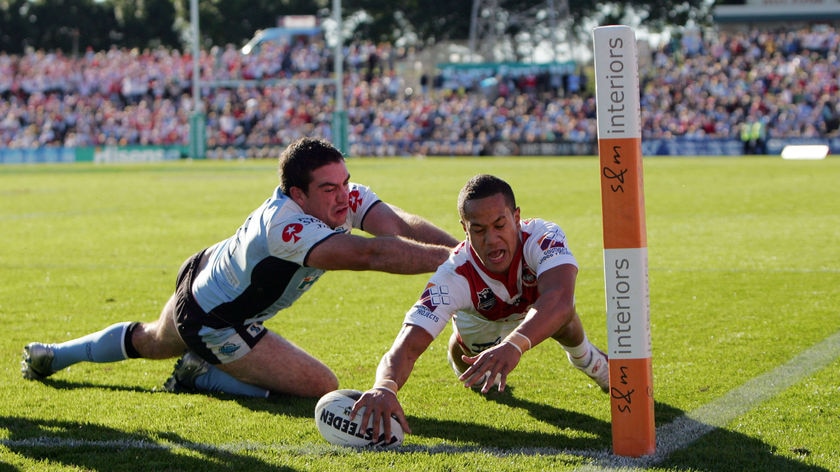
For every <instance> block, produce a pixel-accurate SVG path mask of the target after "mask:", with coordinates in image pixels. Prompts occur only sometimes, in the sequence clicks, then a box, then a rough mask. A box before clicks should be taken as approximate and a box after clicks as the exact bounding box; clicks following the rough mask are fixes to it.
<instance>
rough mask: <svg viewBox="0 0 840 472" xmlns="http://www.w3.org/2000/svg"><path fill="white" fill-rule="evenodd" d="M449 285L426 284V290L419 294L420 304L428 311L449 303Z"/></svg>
mask: <svg viewBox="0 0 840 472" xmlns="http://www.w3.org/2000/svg"><path fill="white" fill-rule="evenodd" d="M450 300H451V299H450V297H449V286H447V285H435V284H431V283H430V284H429V285H426V290H424V291H423V294H422V295H420V300H419V302H420V304H421V305H423V306H424V307H426V308H428V309H429V311H435V308H437V307H438V306H440V305H449V302H450Z"/></svg>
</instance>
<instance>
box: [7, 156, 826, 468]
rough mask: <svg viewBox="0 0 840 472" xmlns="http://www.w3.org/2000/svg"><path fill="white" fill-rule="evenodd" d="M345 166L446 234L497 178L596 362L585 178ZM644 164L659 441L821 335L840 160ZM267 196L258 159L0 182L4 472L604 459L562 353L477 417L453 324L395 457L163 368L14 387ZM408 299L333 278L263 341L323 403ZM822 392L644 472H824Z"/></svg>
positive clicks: (603, 403)
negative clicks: (38, 344) (311, 366)
mask: <svg viewBox="0 0 840 472" xmlns="http://www.w3.org/2000/svg"><path fill="white" fill-rule="evenodd" d="M348 167H349V169H350V171H351V173H352V178H353V180H355V181H359V182H363V183H366V184H369V185H371V186H372V187H373V188H374V189H375V190H376V191H377V193H378V194H379V196H380V197H382V198H383V199H385V200H387V201H390V202H392V203H394V204H397V205H399V206H401V207H403V208H405V209H407V210H409V211H412V212H416V213H419V214H421V215H423V216H425V217H427V218H428V219H430V220H432V221H433V222H435V223H437V224H439V225H440V226H442V227H444V228H445V229H447V230H449V231H451V232H452V233H453V234H461V233H462V232H461V229H460V226H459V224H458V217H457V211H456V206H455V201H456V196H457V192H458V190H459V189H460V187H461V185H463V183H464V182H465V181H466V180H467V179H468V178H469V177H471V176H472V175H474V174H476V173H479V172H487V173H492V174H496V175H498V176H500V177H502V178H504V179H506V180H508V181H509V182H510V183H511V184H512V185H513V187H514V190H515V191H516V193H517V199H518V202H517V203H518V204H519V205H520V206H521V207H522V215H523V217H528V216H540V217H544V218H547V219H551V220H554V221H556V222H558V223H559V224H560V225H561V227H563V229H564V230H565V231H566V232H567V234H568V236H569V240H570V244H571V247H572V250H573V252H574V253H575V255H576V256H577V258H578V261H579V263H580V266H581V271H580V274H579V277H578V286H577V305H578V310H579V312H580V313H581V315H582V318H583V321H584V324H585V326H586V328H587V330H588V333H589V336H590V338H591V339H592V340H593V341H594V342H595V343H596V344H597V345H599V346H602V347H606V346H605V344H606V327H605V316H604V305H605V302H604V294H603V261H602V254H603V252H602V243H601V241H602V240H601V216H600V214H601V213H600V193H599V192H600V189H599V180H598V175H599V174H598V173H599V169H598V161H597V159H594V158H515V159H495V158H493V159H484V158H482V159H479V158H472V159H443V158H440V159H426V160H422V159H351V160H349V161H348ZM644 167H645V197H646V212H647V231H648V251H649V256H648V257H649V265H650V269H649V275H650V287H651V318H652V337H653V352H654V357H653V367H654V384H655V390H656V394H655V398H656V423H657V426H661V425H663V424H667V423H670V422H672V421H674V420H675V419H677V418H678V417H680V416H681V415H683V414H684V413H687V412H691V411H693V410H695V409H697V408H700V407H702V406H703V405H706V404H709V403H711V402H714V401H715V399H717V398H719V397H721V396H723V395H724V394H726V393H727V392H729V391H731V390H733V389H736V388H737V387H739V386H740V385H742V384H744V383H745V382H747V381H749V380H750V379H752V378H755V377H757V376H760V375H761V374H763V373H766V372H769V371H772V370H773V369H775V368H777V367H778V366H780V365H782V364H784V363H785V362H787V361H788V360H790V359H792V358H794V357H796V356H797V355H798V354H799V353H801V352H803V351H805V350H806V349H808V348H809V347H811V346H813V345H815V344H817V343H819V342H820V341H822V340H823V339H825V338H827V337H828V336H830V335H832V334H834V333H836V332H837V331H838V330H840V316H838V308H837V307H838V306H839V305H840V291H838V290H837V281H838V279H840V245H838V244H837V243H838V240H840V186H838V184H837V182H838V181H840V159H834V158H829V159H826V160H824V161H796V162H793V161H783V160H781V159H774V158H738V159H725V158H696V159H682V158H648V159H646V160H645V163H644ZM276 182H277V175H276V166H275V163H274V162H273V161H263V162H229V163H219V162H173V163H165V164H152V165H110V166H95V165H86V164H78V165H76V164H74V165H56V166H53V165H42V166H0V201H2V205H0V222H2V223H1V224H2V228H3V230H2V232H0V321H2V324H3V326H4V335H3V336H2V337H0V348H1V349H0V361H1V362H0V375H2V378H0V463H2V464H6V466H3V465H0V470H38V469H43V470H119V469H122V470H202V471H207V470H222V469H228V470H230V469H235V470H261V469H274V470H318V471H322V470H382V469H385V468H389V469H394V470H420V469H425V470H429V471H437V470H491V469H492V470H523V471H524V470H527V471H531V470H575V469H577V468H580V467H586V466H588V465H592V464H593V462H592V460H593V459H592V457H593V456H597V455H599V454H601V455H603V454H605V453H607V452H608V451H609V448H610V446H611V437H610V424H609V422H610V414H609V401H608V398H607V396H605V395H603V394H602V393H601V392H600V391H599V390H598V389H597V388H595V386H594V384H592V383H591V382H590V381H589V380H588V379H587V378H585V377H584V376H583V375H581V374H580V373H579V372H577V371H575V370H574V369H573V368H572V367H571V366H570V365H569V363H568V362H567V361H566V359H565V356H564V354H563V352H562V350H561V349H560V347H559V346H557V345H556V344H554V343H552V342H546V343H543V344H542V345H540V346H539V347H537V348H536V349H534V350H533V351H531V352H528V353H527V355H526V356H524V358H523V360H522V362H521V363H520V365H519V367H518V368H517V369H516V370H515V371H514V372H513V374H512V375H511V376H510V378H509V384H510V388H509V391H508V392H506V393H504V394H491V395H489V396H487V397H484V396H482V395H480V394H477V393H475V392H473V391H471V390H469V389H464V388H463V387H462V386H461V385H460V384H458V383H457V381H456V380H455V378H454V376H453V374H452V372H451V370H450V368H449V366H448V365H447V363H446V360H445V342H446V340H447V339H448V336H449V333H450V330H449V328H448V329H447V330H446V331H445V332H444V333H443V334H442V335H441V336H440V337H439V338H438V339H437V340H436V341H435V342H434V343H433V345H432V346H431V349H430V350H429V351H428V352H427V353H426V354H424V355H423V356H422V357H421V358H420V360H419V361H418V363H417V367H416V369H415V371H414V373H413V374H412V376H411V378H410V380H409V382H408V384H407V385H406V386H405V388H404V389H403V390H402V391H401V392H400V397H401V400H402V404H403V407H404V408H405V410H406V412H407V414H408V419H409V422H410V424H411V426H412V428H413V430H414V432H415V434H414V435H409V436H407V437H406V442H405V444H404V446H403V447H402V449H400V450H399V451H396V452H372V451H362V452H359V451H355V450H348V449H342V448H337V447H332V446H329V445H327V444H326V443H325V442H324V441H323V439H322V438H321V437H320V436H319V434H318V432H317V429H316V427H315V424H314V422H313V419H312V414H313V409H314V405H315V402H316V401H315V400H302V399H294V398H283V399H279V400H271V401H261V400H244V399H234V398H230V397H225V396H218V397H214V396H204V395H172V394H168V393H163V392H156V391H155V389H156V388H158V387H159V386H160V385H161V384H162V383H163V381H164V380H165V379H166V377H167V376H168V375H169V373H170V371H171V368H172V365H173V364H174V360H172V361H147V360H133V361H126V362H122V363H117V364H87V363H83V364H77V365H75V366H73V367H71V368H70V369H67V370H66V371H62V372H60V373H58V374H56V375H54V376H53V377H51V378H50V379H49V380H48V381H46V382H44V383H40V382H29V381H25V380H23V379H22V378H21V376H20V373H19V362H20V355H21V354H20V353H21V349H22V347H23V346H24V344H26V343H27V342H29V341H35V340H38V341H44V342H60V341H64V340H67V339H70V338H74V337H78V336H81V335H84V334H86V333H89V332H92V331H96V330H98V329H101V328H103V327H105V326H107V325H109V324H111V323H114V322H118V321H125V320H144V321H146V320H152V319H154V318H156V317H157V315H158V312H159V309H160V307H161V306H162V304H163V303H164V301H165V300H166V298H167V297H168V296H169V294H170V293H171V291H172V288H173V285H174V279H175V273H176V271H177V269H178V267H179V266H180V264H181V262H182V261H183V260H184V259H185V258H186V257H187V256H189V255H191V254H192V253H193V252H195V251H197V250H198V249H201V248H202V247H205V246H207V245H209V244H212V243H214V242H216V241H217V240H219V239H222V238H225V237H227V236H228V235H230V234H232V232H233V231H234V230H235V229H236V228H237V227H238V226H239V224H241V222H242V221H243V220H244V218H245V216H246V215H247V214H248V213H249V212H250V211H251V210H252V209H253V208H255V207H256V206H257V205H259V204H260V203H261V202H262V201H263V200H264V199H265V198H266V197H267V196H268V195H269V193H270V192H271V190H272V189H273V188H274V186H275V185H276ZM426 279H427V276H426V275H420V276H396V275H388V274H378V273H372V272H361V273H351V272H332V273H329V274H327V275H325V276H324V277H323V278H322V280H321V281H320V282H319V283H318V284H316V285H315V287H314V288H313V289H312V290H311V291H310V292H309V293H308V294H307V295H306V296H304V297H303V298H302V299H301V300H300V301H299V302H298V303H297V304H295V306H294V307H292V309H290V310H287V311H285V312H283V313H281V314H279V315H278V316H277V317H275V318H274V319H272V320H270V321H269V322H268V323H267V325H268V326H269V327H270V328H271V329H273V330H276V331H278V332H280V333H281V334H283V335H284V336H286V337H287V338H289V339H290V340H292V341H293V342H295V343H297V344H299V345H300V346H302V347H304V348H305V349H307V350H308V351H309V352H311V353H312V354H314V355H315V356H317V357H319V358H320V359H322V360H323V361H325V362H326V363H327V364H328V365H330V366H331V367H332V368H333V369H334V370H335V371H336V373H337V374H338V376H339V379H340V381H341V386H342V388H356V389H360V390H365V389H367V388H368V387H369V386H370V385H371V383H372V380H373V376H374V371H375V368H376V364H377V362H378V360H379V358H380V356H381V355H382V354H383V352H384V351H385V350H387V349H388V347H389V346H390V343H391V341H392V340H393V337H394V335H395V334H396V332H397V330H398V329H399V326H400V323H401V321H402V317H403V314H404V312H405V310H406V309H407V308H408V307H409V306H410V304H411V303H412V302H413V301H414V299H415V297H416V296H417V295H418V294H419V293H420V291H421V290H422V289H423V286H424V284H425V281H426ZM839 386H840V360H838V359H837V358H834V359H833V361H832V362H830V363H829V365H828V366H827V367H825V368H823V369H821V370H819V371H818V372H817V373H816V374H815V375H813V376H809V377H807V378H805V379H803V380H801V381H799V382H797V383H795V384H794V385H793V386H792V387H790V388H788V389H785V390H784V391H782V392H781V393H779V394H778V395H774V396H773V397H772V398H771V399H769V400H767V401H765V402H761V403H760V404H758V405H756V406H755V407H752V408H750V410H749V411H748V412H747V413H745V414H743V415H740V416H738V417H737V418H734V419H733V420H732V421H730V422H729V423H728V424H727V425H726V427H724V428H719V429H715V430H713V431H711V432H710V433H709V434H706V435H704V436H702V437H701V438H699V439H698V440H697V441H694V442H692V443H691V444H689V445H687V446H685V447H683V448H680V449H679V450H676V451H674V452H673V453H672V454H670V455H669V456H668V457H667V458H665V459H664V460H663V461H661V462H659V463H657V464H655V465H654V466H653V467H652V470H663V471H666V470H667V471H684V470H697V471H727V470H732V471H745V470H794V471H821V470H840V453H838V452H837V445H836V432H837V431H838V430H839V429H840V387H839ZM660 439H661V438H660ZM595 464H596V465H597V463H595ZM631 465H632V463H631Z"/></svg>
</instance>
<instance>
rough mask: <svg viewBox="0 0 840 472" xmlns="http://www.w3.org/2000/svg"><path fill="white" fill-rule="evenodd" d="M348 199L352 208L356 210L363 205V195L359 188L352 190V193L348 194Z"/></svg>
mask: <svg viewBox="0 0 840 472" xmlns="http://www.w3.org/2000/svg"><path fill="white" fill-rule="evenodd" d="M348 199H349V202H348V204H349V205H350V209H351V210H353V211H354V212H355V211H356V210H358V209H359V207H360V206H362V195H361V194H360V193H359V191H358V190H356V189H353V190H351V191H350V194H349V195H348Z"/></svg>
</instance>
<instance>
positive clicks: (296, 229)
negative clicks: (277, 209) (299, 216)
mask: <svg viewBox="0 0 840 472" xmlns="http://www.w3.org/2000/svg"><path fill="white" fill-rule="evenodd" d="M301 231H303V225H302V224H300V223H289V224H287V225H286V227H285V228H283V242H284V243H287V242H289V241H291V242H292V243H296V242H298V241H300V236H298V233H300V232H301Z"/></svg>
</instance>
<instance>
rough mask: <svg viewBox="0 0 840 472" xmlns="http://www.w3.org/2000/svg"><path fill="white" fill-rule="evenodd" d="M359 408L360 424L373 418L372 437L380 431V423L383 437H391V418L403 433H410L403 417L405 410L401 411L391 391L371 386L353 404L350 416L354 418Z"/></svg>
mask: <svg viewBox="0 0 840 472" xmlns="http://www.w3.org/2000/svg"><path fill="white" fill-rule="evenodd" d="M359 410H362V424H369V423H368V421H369V418H373V435H374V437H379V435H380V433H381V432H380V431H379V427H380V425H383V426H384V428H385V431H384V433H385V437H391V418H394V419H396V420H397V422H399V424H400V426H402V429H403V432H404V433H406V434H411V428H409V426H408V420H406V419H405V412H403V409H402V406H401V405H400V401H399V400H398V399H397V396H396V395H395V394H393V393H392V392H389V391H387V390H381V389H378V388H372V389H370V390H368V391H367V392H364V393H363V394H362V396H361V398H359V399H358V400H357V401H356V403H355V404H354V405H353V411H352V412H351V413H350V417H351V418H355V416H356V414H357V413H358V412H359Z"/></svg>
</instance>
